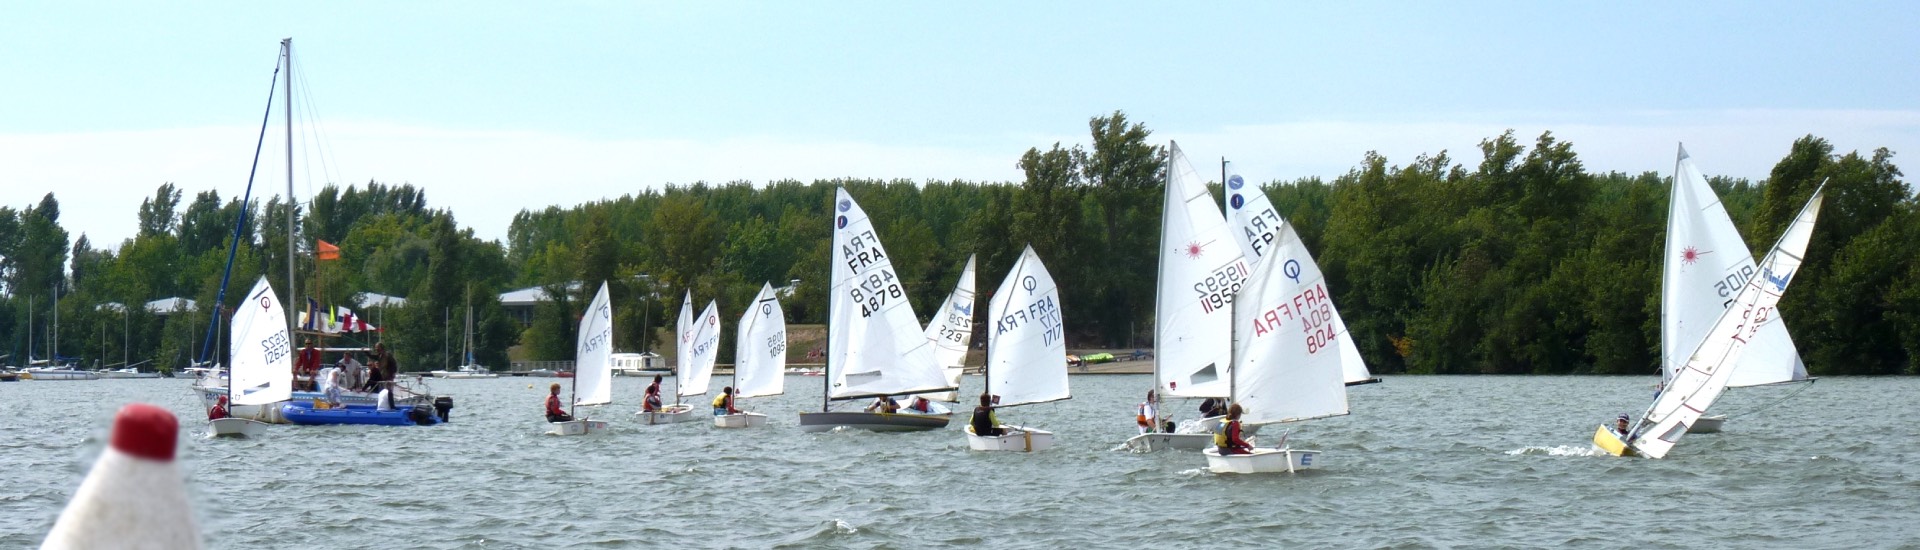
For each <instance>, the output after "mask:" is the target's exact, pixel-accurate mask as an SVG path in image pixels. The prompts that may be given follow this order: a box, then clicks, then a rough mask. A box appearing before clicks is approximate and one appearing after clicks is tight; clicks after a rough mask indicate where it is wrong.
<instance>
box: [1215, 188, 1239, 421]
mask: <svg viewBox="0 0 1920 550" xmlns="http://www.w3.org/2000/svg"><path fill="white" fill-rule="evenodd" d="M1231 193H1233V192H1232V191H1228V190H1227V157H1225V156H1222V157H1220V194H1221V195H1229V194H1231ZM1208 198H1209V199H1211V198H1212V197H1208ZM1233 306H1234V301H1229V302H1227V307H1228V308H1232V307H1233ZM1227 318H1228V319H1235V317H1234V315H1232V314H1231V313H1229V314H1228V315H1227ZM1239 340H1240V323H1238V322H1228V323H1227V402H1228V403H1232V402H1233V398H1234V396H1236V395H1239V394H1238V393H1236V392H1235V390H1238V389H1239V387H1238V385H1239V382H1240V369H1236V368H1233V348H1235V347H1236V346H1237V345H1238V344H1239Z"/></svg>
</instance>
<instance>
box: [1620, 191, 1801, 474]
mask: <svg viewBox="0 0 1920 550" xmlns="http://www.w3.org/2000/svg"><path fill="white" fill-rule="evenodd" d="M1824 188H1825V186H1824V184H1823V185H1822V188H1821V189H1816V190H1815V191H1814V192H1813V197H1812V198H1810V199H1808V200H1807V205H1806V206H1805V207H1803V208H1802V209H1801V210H1800V215H1799V216H1797V217H1795V218H1794V220H1793V224H1792V225H1790V226H1788V227H1787V231H1786V233H1784V234H1782V235H1780V241H1779V242H1777V243H1774V245H1773V249H1772V250H1770V251H1768V252H1767V257H1766V259H1764V260H1762V261H1761V262H1760V270H1759V272H1758V273H1756V274H1754V277H1752V278H1750V279H1748V280H1747V281H1746V282H1745V283H1743V284H1742V285H1741V286H1740V291H1739V293H1738V294H1735V295H1734V298H1733V304H1732V305H1731V306H1729V307H1728V308H1727V309H1726V311H1724V312H1722V313H1721V314H1720V318H1719V320H1717V321H1715V322H1714V324H1713V327H1712V329H1711V330H1709V331H1708V332H1707V337H1706V339H1705V340H1702V341H1701V342H1700V344H1699V345H1698V346H1697V347H1696V348H1695V349H1694V351H1693V353H1692V354H1690V355H1689V356H1688V358H1687V362H1686V365H1684V366H1683V367H1681V368H1680V369H1679V370H1678V371H1677V372H1675V373H1674V375H1673V377H1672V379H1670V380H1668V382H1667V384H1666V386H1665V388H1664V389H1663V390H1662V391H1661V393H1660V396H1659V397H1657V398H1655V399H1654V402H1653V406H1652V407H1650V408H1648V410H1647V413H1646V414H1645V415H1643V416H1642V417H1641V418H1640V423H1639V424H1638V425H1636V426H1634V428H1633V430H1632V431H1631V432H1630V433H1631V434H1632V437H1630V438H1629V441H1628V443H1629V444H1630V445H1632V446H1633V448H1634V450H1636V451H1639V452H1640V454H1642V455H1646V456H1648V457H1652V458H1660V457H1663V456H1666V454H1667V451H1669V450H1671V449H1673V445H1674V444H1675V443H1678V442H1679V441H1680V437H1681V436H1684V435H1686V434H1687V427H1688V426H1691V425H1693V422H1694V421H1695V420H1698V419H1699V418H1700V416H1701V415H1703V414H1706V412H1707V407H1709V406H1712V405H1713V401H1714V400H1715V399H1718V398H1719V397H1720V393H1721V392H1722V391H1724V390H1726V387H1727V383H1728V381H1730V380H1731V379H1732V376H1733V373H1734V372H1735V370H1736V369H1734V368H1733V366H1734V365H1735V364H1738V362H1739V361H1740V358H1741V356H1742V355H1743V354H1744V352H1746V351H1747V348H1748V347H1749V346H1748V344H1750V343H1753V342H1756V341H1759V340H1763V339H1766V338H1767V337H1768V336H1769V335H1768V334H1767V333H1766V332H1765V330H1764V329H1765V328H1766V326H1767V324H1768V321H1772V320H1774V319H1775V318H1776V317H1777V316H1778V314H1779V310H1778V309H1776V307H1775V306H1776V305H1777V304H1779V303H1780V297H1781V296H1783V295H1784V294H1785V293H1786V291H1787V285H1788V284H1789V283H1791V282H1793V277H1794V275H1795V274H1796V273H1797V272H1798V271H1799V269H1800V263H1801V258H1802V257H1803V256H1804V255H1805V253H1806V250H1807V242H1808V241H1809V240H1810V239H1812V237H1813V226H1814V221H1815V220H1816V219H1818V218H1819V216H1820V203H1821V200H1822V198H1824V197H1823V193H1825V189H1824Z"/></svg>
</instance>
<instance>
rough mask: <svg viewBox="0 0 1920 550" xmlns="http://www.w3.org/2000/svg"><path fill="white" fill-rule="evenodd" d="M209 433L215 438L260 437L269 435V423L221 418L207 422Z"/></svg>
mask: <svg viewBox="0 0 1920 550" xmlns="http://www.w3.org/2000/svg"><path fill="white" fill-rule="evenodd" d="M207 433H209V434H211V435H213V436H214V437H246V438H253V437H260V436H262V435H266V433H267V423H265V422H261V421H258V420H249V419H245V418H221V419H218V420H210V421H207Z"/></svg>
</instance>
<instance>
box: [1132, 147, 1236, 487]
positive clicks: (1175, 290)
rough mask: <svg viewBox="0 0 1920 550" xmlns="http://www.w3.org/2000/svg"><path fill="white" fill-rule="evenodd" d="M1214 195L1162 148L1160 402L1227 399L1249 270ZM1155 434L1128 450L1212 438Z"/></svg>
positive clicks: (1177, 155)
mask: <svg viewBox="0 0 1920 550" xmlns="http://www.w3.org/2000/svg"><path fill="white" fill-rule="evenodd" d="M1231 233H1232V232H1231V231H1230V229H1229V227H1228V226H1227V221H1226V218H1225V217H1224V216H1222V215H1221V214H1220V209H1219V208H1217V207H1215V206H1214V205H1213V194H1212V193H1211V192H1209V191H1208V190H1207V185H1206V181H1205V180H1202V179H1200V176H1199V173H1198V172H1195V171H1194V169H1193V165H1192V164H1191V163H1189V162H1187V156H1186V154H1185V153H1182V152H1181V151H1180V145H1179V144H1177V143H1172V142H1169V143H1168V144H1167V183H1166V204H1165V205H1164V207H1163V208H1162V210H1161V216H1160V274H1159V277H1160V278H1159V283H1158V286H1157V287H1156V292H1155V294H1156V296H1155V299H1154V312H1153V313H1154V322H1153V332H1154V338H1153V345H1154V365H1153V377H1154V387H1155V389H1156V390H1157V391H1158V392H1159V395H1161V396H1166V397H1187V398H1227V397H1230V395H1229V390H1230V388H1229V387H1228V376H1229V374H1230V372H1231V364H1230V363H1229V359H1230V358H1231V351H1230V350H1231V348H1232V331H1233V299H1234V298H1233V296H1234V294H1235V293H1236V292H1238V291H1239V290H1240V286H1241V285H1242V284H1244V283H1245V281H1246V279H1247V277H1248V276H1249V275H1251V274H1252V269H1251V268H1250V266H1248V265H1247V262H1246V258H1245V256H1244V255H1243V254H1242V253H1241V251H1240V247H1239V245H1237V244H1235V243H1234V240H1233V236H1232V234H1231ZM1150 423H1151V424H1152V425H1154V426H1155V427H1156V431H1154V432H1152V433H1144V434H1140V435H1137V436H1134V437H1133V438H1131V439H1128V440H1127V448H1129V449H1133V450H1137V451H1156V450H1160V449H1166V448H1175V449H1194V450H1198V449H1205V448H1207V447H1208V446H1210V445H1212V444H1213V434H1211V433H1207V431H1206V430H1205V429H1204V428H1202V427H1200V426H1199V425H1197V424H1190V425H1189V426H1188V427H1187V428H1186V429H1184V430H1181V431H1180V432H1178V433H1168V432H1162V431H1158V430H1157V428H1158V426H1160V425H1161V419H1158V418H1155V419H1150Z"/></svg>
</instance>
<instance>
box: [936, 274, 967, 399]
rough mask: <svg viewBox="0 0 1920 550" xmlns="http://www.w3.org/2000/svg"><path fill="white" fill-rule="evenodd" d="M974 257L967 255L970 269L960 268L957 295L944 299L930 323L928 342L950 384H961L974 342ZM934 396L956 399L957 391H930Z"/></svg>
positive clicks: (954, 287)
mask: <svg viewBox="0 0 1920 550" xmlns="http://www.w3.org/2000/svg"><path fill="white" fill-rule="evenodd" d="M973 262H974V256H972V255H968V256H967V267H966V269H962V270H960V280H959V281H958V282H956V283H954V285H953V294H951V295H948V296H947V301H945V302H941V305H940V308H939V309H938V310H937V311H936V312H935V314H934V316H933V319H932V321H931V322H928V323H927V341H929V342H933V360H934V362H936V363H939V364H940V368H941V369H942V370H943V371H944V372H945V373H946V376H947V384H948V385H951V386H955V387H958V386H959V385H960V374H961V372H962V371H964V370H965V368H966V361H967V345H968V344H969V343H971V342H972V341H973V281H974V279H975V278H976V277H975V275H974V270H973ZM927 397H928V398H930V399H936V400H940V401H955V400H957V399H958V397H959V396H958V395H957V394H956V393H955V392H942V393H937V394H929V395H928V396H927Z"/></svg>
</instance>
